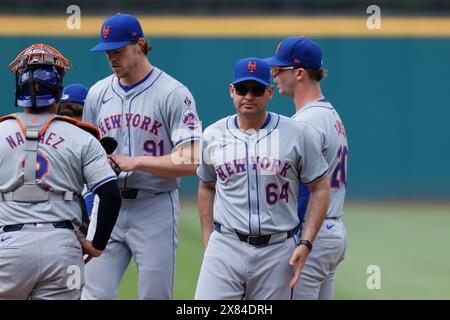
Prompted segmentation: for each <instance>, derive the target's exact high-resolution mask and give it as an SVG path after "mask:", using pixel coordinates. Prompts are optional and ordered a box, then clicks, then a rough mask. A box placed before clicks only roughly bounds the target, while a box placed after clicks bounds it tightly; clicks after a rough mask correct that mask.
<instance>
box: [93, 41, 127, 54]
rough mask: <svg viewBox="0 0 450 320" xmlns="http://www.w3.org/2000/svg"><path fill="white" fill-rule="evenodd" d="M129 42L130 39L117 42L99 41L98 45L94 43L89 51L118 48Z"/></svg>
mask: <svg viewBox="0 0 450 320" xmlns="http://www.w3.org/2000/svg"><path fill="white" fill-rule="evenodd" d="M130 42H131V40H130V41H118V42H100V43H99V44H98V45H96V46H95V47H93V48H92V49H91V52H96V51H109V50H116V49H120V48H122V47H125V46H126V45H127V44H129V43H130Z"/></svg>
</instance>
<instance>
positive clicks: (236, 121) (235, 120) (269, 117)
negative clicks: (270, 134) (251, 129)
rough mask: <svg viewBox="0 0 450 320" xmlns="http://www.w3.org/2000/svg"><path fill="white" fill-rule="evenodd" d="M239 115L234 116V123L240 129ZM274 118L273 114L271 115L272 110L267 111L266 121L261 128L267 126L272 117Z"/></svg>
mask: <svg viewBox="0 0 450 320" xmlns="http://www.w3.org/2000/svg"><path fill="white" fill-rule="evenodd" d="M237 118H238V117H237V116H236V117H235V118H234V125H235V126H236V128H238V129H239V124H238V120H237ZM271 118H272V116H271V115H270V112H268V113H267V117H266V121H264V123H263V125H262V126H261V128H260V129H264V128H265V127H267V125H268V124H269V122H270V119H271Z"/></svg>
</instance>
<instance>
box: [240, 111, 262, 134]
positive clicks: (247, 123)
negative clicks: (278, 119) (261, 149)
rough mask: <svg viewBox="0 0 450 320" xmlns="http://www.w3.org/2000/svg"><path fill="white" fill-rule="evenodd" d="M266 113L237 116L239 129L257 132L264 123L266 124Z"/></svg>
mask: <svg viewBox="0 0 450 320" xmlns="http://www.w3.org/2000/svg"><path fill="white" fill-rule="evenodd" d="M266 118H267V112H264V113H259V114H255V115H246V116H244V115H242V114H238V117H237V121H238V125H239V129H241V130H244V131H247V130H250V129H253V130H259V129H260V128H261V127H262V125H263V124H264V122H266Z"/></svg>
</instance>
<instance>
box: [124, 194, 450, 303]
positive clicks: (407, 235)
mask: <svg viewBox="0 0 450 320" xmlns="http://www.w3.org/2000/svg"><path fill="white" fill-rule="evenodd" d="M181 209H182V212H181V216H180V228H179V237H180V241H179V246H178V255H177V268H176V275H175V290H174V299H192V298H193V295H194V291H195V284H196V281H197V277H198V273H199V270H200V264H201V259H202V247H201V238H200V225H199V219H198V215H197V208H196V205H195V204H193V203H183V204H182V206H181ZM344 221H345V224H346V227H347V231H348V233H349V244H348V249H347V253H346V258H345V260H344V262H342V264H341V265H340V267H339V269H338V273H337V281H336V299H450V275H449V271H450V250H449V245H450V230H449V228H450V205H448V204H447V205H446V204H440V205H432V204H431V205H430V204H428V205H427V204H421V203H413V204H398V203H392V204H374V203H372V204H356V203H349V204H347V205H346V214H345V216H344ZM370 265H376V266H378V267H379V268H380V270H381V278H380V279H381V289H373V290H369V289H368V288H367V285H366V283H367V279H368V278H369V276H370V275H369V274H368V273H367V268H368V266H370ZM136 279H137V275H136V267H135V265H134V264H130V267H129V268H128V270H127V271H126V274H125V276H124V279H123V281H122V284H121V287H120V290H119V295H118V298H119V299H136V298H137V293H136V291H137V285H136V283H137V280H136Z"/></svg>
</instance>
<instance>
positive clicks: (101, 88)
mask: <svg viewBox="0 0 450 320" xmlns="http://www.w3.org/2000/svg"><path fill="white" fill-rule="evenodd" d="M83 121H84V122H87V123H90V124H93V125H95V126H97V127H98V128H99V129H100V134H101V136H102V137H104V136H110V137H114V138H115V139H116V140H117V142H118V146H117V149H116V150H115V152H114V153H116V154H122V155H127V156H144V155H145V156H162V155H165V154H169V153H171V152H172V150H173V149H174V148H176V147H177V146H179V145H180V144H182V143H183V142H185V141H189V140H199V139H200V137H201V128H200V122H199V119H198V116H197V113H196V108H195V101H194V98H193V97H192V94H191V93H190V92H189V90H188V89H187V88H186V87H185V86H184V85H183V84H181V83H180V82H178V81H177V80H175V79H174V78H172V77H170V76H169V75H168V74H166V73H165V72H163V71H161V70H160V69H158V68H156V67H153V70H152V71H151V73H150V74H149V75H148V76H147V77H146V78H145V79H144V80H143V81H142V82H140V83H139V84H137V85H136V86H135V87H134V88H132V89H131V90H129V91H128V92H126V91H124V89H123V88H122V87H121V86H120V85H119V83H118V79H117V77H116V76H115V75H111V76H109V77H107V78H105V79H103V80H101V81H99V82H97V83H96V84H95V85H94V86H93V87H92V88H91V89H90V90H89V93H88V95H87V97H86V102H85V106H84V111H83ZM118 182H119V187H121V188H136V189H144V190H148V191H154V192H163V191H170V190H174V189H176V188H178V183H177V179H175V178H165V177H160V176H157V175H153V174H151V173H146V172H142V171H135V172H129V173H125V172H124V173H121V174H120V176H119V180H118Z"/></svg>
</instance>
